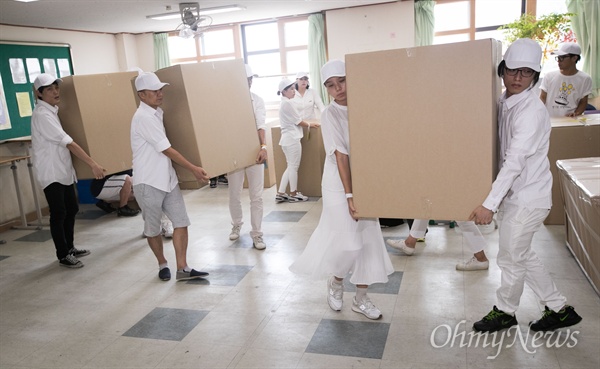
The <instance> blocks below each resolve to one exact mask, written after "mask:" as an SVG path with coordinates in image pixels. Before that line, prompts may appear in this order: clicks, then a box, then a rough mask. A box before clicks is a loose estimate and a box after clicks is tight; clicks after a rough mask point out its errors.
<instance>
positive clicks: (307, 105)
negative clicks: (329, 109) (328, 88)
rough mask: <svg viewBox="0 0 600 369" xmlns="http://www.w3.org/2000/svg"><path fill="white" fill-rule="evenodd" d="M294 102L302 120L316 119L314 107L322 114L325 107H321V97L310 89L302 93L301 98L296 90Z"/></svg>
mask: <svg viewBox="0 0 600 369" xmlns="http://www.w3.org/2000/svg"><path fill="white" fill-rule="evenodd" d="M294 102H295V103H296V104H297V107H298V111H299V112H300V116H301V117H302V119H316V115H315V106H316V107H317V108H318V109H319V111H320V112H323V110H324V109H325V105H323V101H322V100H321V97H319V95H318V94H317V93H316V92H315V91H314V90H311V89H308V90H306V91H304V96H302V95H301V94H300V92H298V90H296V95H295V96H294Z"/></svg>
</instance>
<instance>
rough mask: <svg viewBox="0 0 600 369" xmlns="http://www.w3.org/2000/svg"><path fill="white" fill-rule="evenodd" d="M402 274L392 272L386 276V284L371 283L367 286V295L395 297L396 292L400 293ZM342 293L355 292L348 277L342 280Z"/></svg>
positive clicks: (354, 287)
mask: <svg viewBox="0 0 600 369" xmlns="http://www.w3.org/2000/svg"><path fill="white" fill-rule="evenodd" d="M403 274H404V273H403V272H394V273H392V274H390V275H389V276H388V282H387V283H373V284H372V285H370V286H369V293H384V294H390V295H397V294H398V291H400V284H401V283H402V275H403ZM344 291H347V292H355V291H356V286H355V285H354V284H352V283H350V275H348V276H347V277H346V278H344Z"/></svg>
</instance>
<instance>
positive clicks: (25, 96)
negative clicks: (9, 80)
mask: <svg viewBox="0 0 600 369" xmlns="http://www.w3.org/2000/svg"><path fill="white" fill-rule="evenodd" d="M16 96H17V105H19V115H20V116H21V117H30V116H31V114H32V112H33V110H32V108H31V99H30V98H29V93H27V92H17V93H16Z"/></svg>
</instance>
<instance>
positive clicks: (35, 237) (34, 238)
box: [15, 229, 52, 242]
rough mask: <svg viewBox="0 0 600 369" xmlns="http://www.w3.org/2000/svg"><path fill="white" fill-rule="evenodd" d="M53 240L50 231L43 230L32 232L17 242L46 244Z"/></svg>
mask: <svg viewBox="0 0 600 369" xmlns="http://www.w3.org/2000/svg"><path fill="white" fill-rule="evenodd" d="M51 239H52V235H51V234H50V230H49V229H48V230H46V229H42V230H40V231H35V232H32V233H30V234H28V235H26V236H23V237H21V238H17V239H16V240H15V241H22V242H46V241H48V240H51Z"/></svg>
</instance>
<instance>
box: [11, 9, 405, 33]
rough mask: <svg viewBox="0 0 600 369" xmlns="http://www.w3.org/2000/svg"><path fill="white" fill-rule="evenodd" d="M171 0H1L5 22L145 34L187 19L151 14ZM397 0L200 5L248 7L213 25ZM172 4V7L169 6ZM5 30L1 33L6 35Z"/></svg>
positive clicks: (217, 17) (216, 19)
mask: <svg viewBox="0 0 600 369" xmlns="http://www.w3.org/2000/svg"><path fill="white" fill-rule="evenodd" d="M184 2H195V1H186V0H182V1H168V0H39V1H35V2H29V3H23V2H17V1H14V0H0V24H7V25H17V26H29V27H39V28H54V29H63V30H77V31H90V32H101V33H134V34H135V33H145V32H165V31H172V30H175V29H176V28H177V26H178V25H179V24H180V23H181V19H175V20H164V21H158V20H153V19H147V18H146V16H147V15H154V14H160V13H166V12H173V11H179V3H184ZM386 2H394V1H390V0H387V1H386V0H371V1H369V0H364V1H360V0H267V1H246V0H215V1H203V0H201V1H199V4H200V9H203V8H212V7H217V6H224V5H232V4H238V5H241V6H243V7H245V8H246V9H245V10H241V11H235V12H230V13H222V14H214V15H211V17H212V18H213V25H219V24H227V23H237V22H249V21H257V20H268V19H271V18H275V17H285V16H293V15H301V14H310V13H317V12H320V11H323V10H329V9H339V8H347V7H354V6H361V5H370V4H377V3H386ZM167 6H170V7H171V10H167ZM1 38H2V35H1V34H0V39H1Z"/></svg>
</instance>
